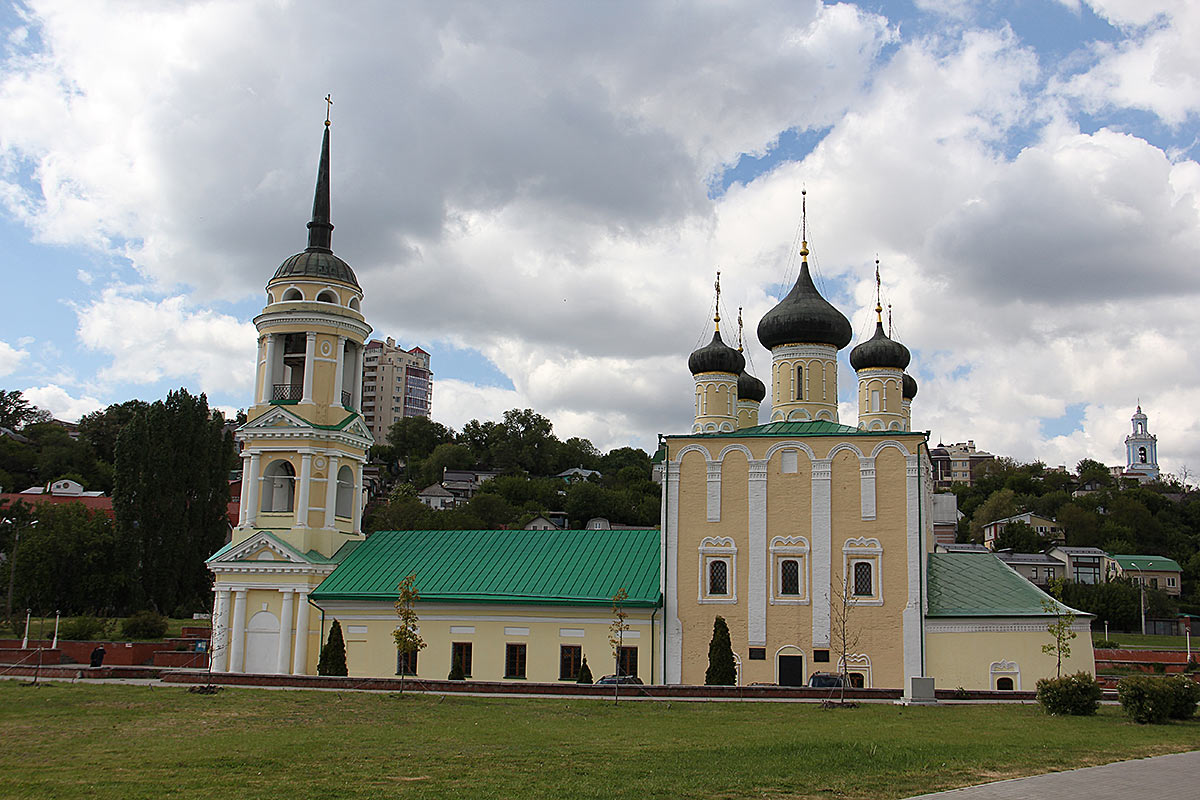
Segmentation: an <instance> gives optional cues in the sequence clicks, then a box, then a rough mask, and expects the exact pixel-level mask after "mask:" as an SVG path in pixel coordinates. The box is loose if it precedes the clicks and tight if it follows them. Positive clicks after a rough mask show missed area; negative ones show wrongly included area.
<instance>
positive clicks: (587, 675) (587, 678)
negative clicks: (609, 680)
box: [575, 656, 592, 683]
mask: <svg viewBox="0 0 1200 800" xmlns="http://www.w3.org/2000/svg"><path fill="white" fill-rule="evenodd" d="M575 682H576V683H591V682H592V668H591V667H589V666H588V665H587V656H584V657H583V665H582V666H580V667H579V676H578V677H577V678H575Z"/></svg>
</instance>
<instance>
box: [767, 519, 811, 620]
mask: <svg viewBox="0 0 1200 800" xmlns="http://www.w3.org/2000/svg"><path fill="white" fill-rule="evenodd" d="M770 553H771V561H770V566H771V603H772V604H776V603H777V604H789V603H791V604H797V605H799V604H804V603H807V602H808V601H809V593H808V553H809V547H808V540H807V539H805V538H804V537H803V536H776V537H774V538H773V539H771V544H770Z"/></svg>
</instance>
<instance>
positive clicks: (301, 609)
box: [281, 590, 308, 675]
mask: <svg viewBox="0 0 1200 800" xmlns="http://www.w3.org/2000/svg"><path fill="white" fill-rule="evenodd" d="M281 635H282V634H281ZM306 669H308V591H307V590H301V591H299V592H297V593H296V646H295V648H294V652H293V653H292V674H293V675H303V674H304V672H305V670H306Z"/></svg>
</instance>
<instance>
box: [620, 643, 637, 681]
mask: <svg viewBox="0 0 1200 800" xmlns="http://www.w3.org/2000/svg"><path fill="white" fill-rule="evenodd" d="M637 651H638V649H637V648H636V647H622V648H621V652H620V654H619V655H618V658H617V669H618V670H620V673H621V674H622V675H637V674H638V663H637V661H638V659H637Z"/></svg>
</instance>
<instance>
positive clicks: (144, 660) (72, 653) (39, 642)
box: [0, 639, 163, 667]
mask: <svg viewBox="0 0 1200 800" xmlns="http://www.w3.org/2000/svg"><path fill="white" fill-rule="evenodd" d="M53 643H54V640H53V639H30V640H29V648H28V649H30V650H36V649H38V648H39V647H40V648H44V649H46V650H47V651H49V649H50V645H51V644H53ZM97 645H104V651H105V652H104V663H105V664H106V665H109V664H111V665H114V666H126V667H129V666H141V665H144V664H151V663H153V661H154V653H155V652H156V651H158V650H161V649H162V648H163V643H162V642H69V641H66V640H64V639H59V640H58V651H59V652H61V653H62V657H63V659H65V660H66V661H67V662H69V663H73V664H90V663H91V660H92V651H93V650H95V649H96V646H97ZM20 647H21V640H20V639H0V651H3V650H5V649H20Z"/></svg>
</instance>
